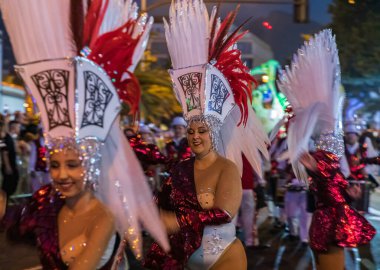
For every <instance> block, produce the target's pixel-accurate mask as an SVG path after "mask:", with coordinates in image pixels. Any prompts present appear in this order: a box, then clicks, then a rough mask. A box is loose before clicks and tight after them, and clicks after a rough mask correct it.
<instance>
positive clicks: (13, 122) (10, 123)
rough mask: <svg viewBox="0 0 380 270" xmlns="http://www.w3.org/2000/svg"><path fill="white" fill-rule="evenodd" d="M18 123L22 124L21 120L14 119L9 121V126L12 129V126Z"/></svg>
mask: <svg viewBox="0 0 380 270" xmlns="http://www.w3.org/2000/svg"><path fill="white" fill-rule="evenodd" d="M16 124H20V122H19V121H16V120H12V121H10V122H9V123H8V128H9V129H11V127H13V126H14V125H16Z"/></svg>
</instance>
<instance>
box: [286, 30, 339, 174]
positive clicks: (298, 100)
mask: <svg viewBox="0 0 380 270" xmlns="http://www.w3.org/2000/svg"><path fill="white" fill-rule="evenodd" d="M279 87H280V89H281V91H282V92H283V93H284V94H285V95H286V97H287V99H288V101H289V103H290V105H291V106H292V109H293V113H294V117H293V119H291V120H290V126H289V133H288V147H289V152H290V160H291V162H292V164H293V169H294V171H295V174H296V176H297V177H298V178H299V179H303V180H306V179H307V174H306V172H305V169H304V167H303V166H302V165H301V164H300V163H299V162H298V158H299V156H300V154H302V153H303V152H307V151H309V141H310V139H313V140H314V141H315V145H316V147H317V148H318V149H322V150H326V151H329V152H332V153H334V154H336V155H338V156H342V154H343V153H344V145H343V133H342V103H343V95H342V94H341V93H340V91H339V88H340V66H339V58H338V50H337V47H336V43H335V37H333V36H332V33H331V30H323V31H321V32H320V33H318V34H316V35H315V36H314V38H312V39H311V40H310V41H309V42H305V44H304V46H302V48H301V49H299V50H298V53H297V54H296V55H294V58H293V61H292V64H291V67H286V69H285V71H283V72H282V74H281V77H280V80H279Z"/></svg>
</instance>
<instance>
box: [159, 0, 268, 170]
mask: <svg viewBox="0 0 380 270" xmlns="http://www.w3.org/2000/svg"><path fill="white" fill-rule="evenodd" d="M217 12H218V10H217V8H216V7H214V9H213V11H212V14H211V17H210V18H209V15H208V12H207V8H206V6H205V4H204V3H203V1H201V0H186V1H183V0H182V1H180V0H176V1H173V2H172V5H171V7H170V23H167V22H166V21H164V23H165V32H166V40H167V44H168V49H169V53H170V57H171V60H172V66H173V69H172V70H170V75H171V78H172V81H173V85H174V90H175V93H176V96H177V99H178V100H179V102H180V103H181V106H182V109H183V114H184V118H185V120H186V121H188V122H189V121H192V120H199V119H201V120H204V121H205V122H206V123H207V124H208V126H209V127H210V128H211V131H212V140H213V145H214V147H215V148H216V149H217V150H218V151H219V152H220V153H221V154H222V155H224V156H226V157H227V158H229V159H231V160H233V161H234V162H235V163H236V164H237V165H238V167H239V169H240V170H242V159H241V154H242V153H244V155H245V156H246V157H247V159H248V160H249V161H250V163H251V164H252V165H253V167H254V169H255V170H256V172H259V173H260V172H261V168H260V167H261V161H260V160H261V159H260V154H259V152H261V153H264V155H267V150H266V146H267V145H266V144H267V142H268V140H267V137H266V134H265V132H264V131H263V129H262V127H261V124H260V122H259V121H258V120H257V119H256V117H255V115H254V112H253V110H252V108H251V106H250V101H251V90H252V84H253V83H254V78H253V77H252V76H251V75H250V74H249V69H248V68H247V67H246V66H245V65H244V64H243V62H242V60H241V52H240V50H238V49H237V48H236V42H237V41H238V40H239V39H240V38H241V37H242V36H243V35H244V34H245V33H246V32H243V33H239V30H240V28H241V27H238V28H237V29H236V30H235V31H234V32H233V33H232V34H230V35H228V31H230V29H231V27H232V24H233V22H234V20H235V18H236V15H237V10H235V11H233V12H231V13H229V14H228V15H227V17H226V18H225V19H224V20H223V21H221V20H220V18H218V14H217Z"/></svg>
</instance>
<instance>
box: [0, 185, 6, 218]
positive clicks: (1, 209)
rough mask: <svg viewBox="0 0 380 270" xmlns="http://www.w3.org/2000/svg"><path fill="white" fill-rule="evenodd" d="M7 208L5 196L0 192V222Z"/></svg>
mask: <svg viewBox="0 0 380 270" xmlns="http://www.w3.org/2000/svg"><path fill="white" fill-rule="evenodd" d="M6 206H7V195H6V194H5V192H4V191H2V190H0V220H2V219H3V217H4V215H5V209H6Z"/></svg>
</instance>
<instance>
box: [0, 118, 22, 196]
mask: <svg viewBox="0 0 380 270" xmlns="http://www.w3.org/2000/svg"><path fill="white" fill-rule="evenodd" d="M19 134H20V123H19V122H17V121H10V122H9V124H8V132H6V134H5V136H4V144H5V147H4V148H3V149H2V151H1V173H2V175H3V184H2V189H3V190H4V192H5V193H6V194H7V197H9V196H11V195H12V194H13V193H14V192H15V191H16V188H17V184H18V180H19V173H18V170H17V164H16V144H17V137H18V135H19Z"/></svg>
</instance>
